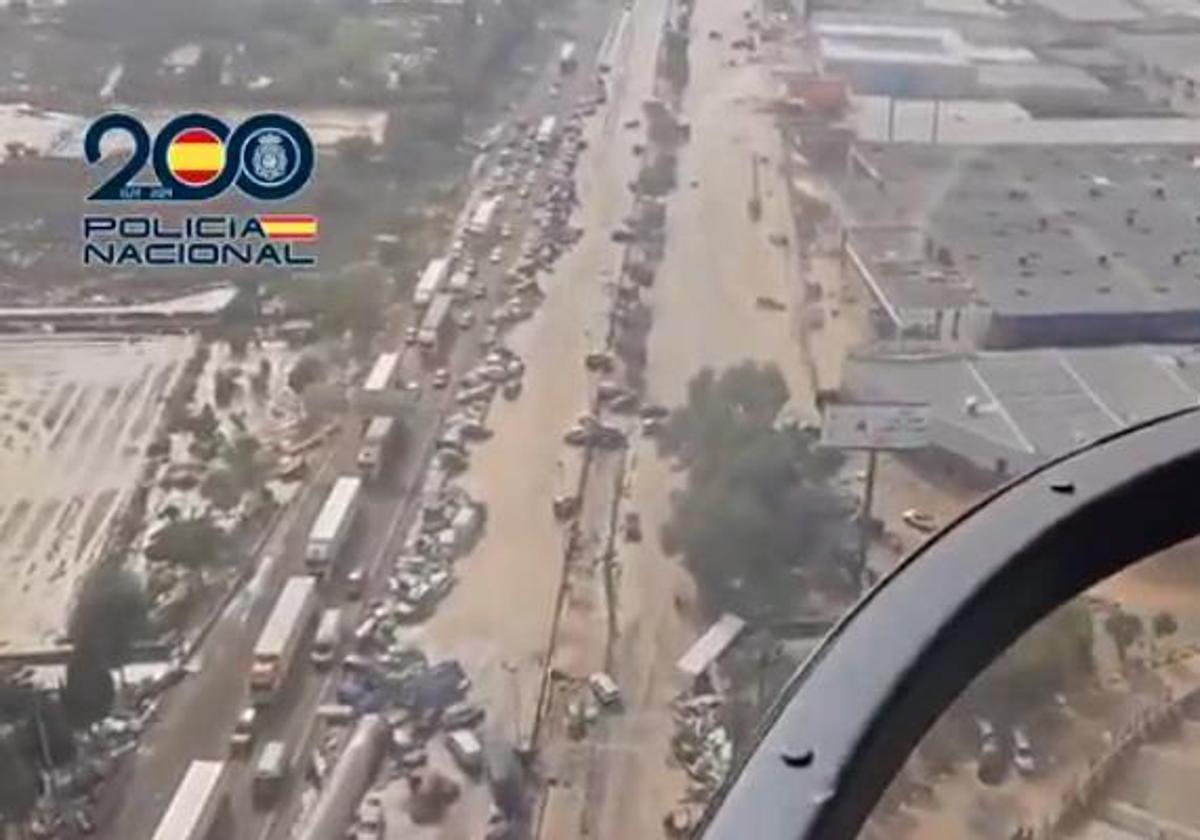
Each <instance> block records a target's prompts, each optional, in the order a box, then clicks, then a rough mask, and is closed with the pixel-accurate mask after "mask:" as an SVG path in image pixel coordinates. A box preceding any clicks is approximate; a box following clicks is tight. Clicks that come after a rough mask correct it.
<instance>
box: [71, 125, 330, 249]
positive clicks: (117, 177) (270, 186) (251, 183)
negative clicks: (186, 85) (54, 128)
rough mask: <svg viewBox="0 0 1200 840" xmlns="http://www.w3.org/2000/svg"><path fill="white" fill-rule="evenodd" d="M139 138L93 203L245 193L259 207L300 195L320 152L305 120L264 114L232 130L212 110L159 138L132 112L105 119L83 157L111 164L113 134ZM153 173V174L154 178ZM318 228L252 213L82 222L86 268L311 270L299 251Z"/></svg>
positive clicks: (311, 220)
mask: <svg viewBox="0 0 1200 840" xmlns="http://www.w3.org/2000/svg"><path fill="white" fill-rule="evenodd" d="M114 134H115V135H125V139H126V140H127V141H131V148H130V151H129V156H128V158H127V159H126V160H125V161H124V163H122V164H121V165H120V166H118V167H117V168H116V169H115V171H112V172H111V173H110V174H108V175H107V176H106V177H105V178H104V180H103V181H102V182H101V183H100V184H99V185H98V186H96V188H95V189H94V190H93V191H92V192H91V193H90V194H89V195H88V197H87V198H88V200H89V201H91V202H119V203H125V204H135V203H137V204H144V205H150V206H153V205H155V204H160V203H163V204H165V203H176V202H205V201H210V200H213V199H216V198H217V197H219V196H221V195H223V194H225V193H226V192H227V191H228V190H230V189H236V190H237V191H239V192H240V193H242V194H243V195H244V196H245V197H247V198H249V199H251V200H253V201H261V202H272V203H274V202H279V201H283V200H285V199H289V198H292V197H294V196H296V195H298V194H299V193H300V192H301V191H302V190H303V189H304V188H305V187H306V186H307V185H308V182H309V181H310V179H311V178H312V174H313V169H314V166H315V163H316V152H315V149H314V147H313V142H312V139H311V138H310V137H309V135H308V132H307V131H305V129H304V127H303V126H302V125H300V123H299V122H297V121H296V120H294V119H292V118H291V117H287V116H284V115H283V114H275V113H264V114H256V115H254V116H252V117H250V118H249V119H246V120H244V121H242V122H241V123H240V124H238V125H236V126H233V127H231V126H230V125H229V124H227V123H226V122H225V121H223V120H221V119H219V118H217V117H215V116H213V115H211V114H203V113H198V112H195V113H188V114H181V115H180V116H177V117H175V118H173V119H171V120H169V121H168V122H167V123H166V124H165V125H164V126H163V127H162V128H161V129H160V130H159V131H158V132H157V134H155V135H154V136H153V137H151V134H150V132H149V131H148V130H147V128H146V126H145V124H144V123H143V122H142V121H141V120H140V119H138V118H137V117H135V116H133V115H132V114H124V113H113V114H106V115H104V116H102V117H100V118H99V119H97V120H96V121H95V122H93V123H92V124H91V126H89V128H88V131H87V133H86V134H85V135H84V141H83V151H84V159H85V160H86V161H87V163H88V164H89V165H90V166H96V165H98V164H100V163H101V161H102V160H103V159H104V150H103V149H102V145H103V141H104V140H105V138H106V137H107V136H109V135H114ZM146 169H149V170H150V171H151V173H152V177H146V175H145V174H144V173H145V170H146ZM318 229H319V221H318V219H317V217H316V216H314V215H310V214H306V213H294V212H287V211H285V212H281V213H280V212H272V213H266V214H256V215H250V216H236V215H227V214H213V213H208V214H196V215H184V216H183V217H179V216H178V214H175V215H173V216H172V217H171V219H170V221H167V220H166V219H164V218H162V217H161V216H159V215H157V214H154V213H151V212H143V213H140V214H136V215H134V214H124V215H111V214H90V215H86V216H84V218H83V239H84V250H83V261H84V264H85V265H121V266H128V265H156V266H160V265H186V266H197V265H220V266H230V265H256V266H259V265H288V266H298V265H302V266H311V265H314V264H315V263H316V258H315V257H314V256H312V255H309V254H305V253H303V252H301V251H299V250H298V249H299V246H300V245H302V244H304V243H312V242H314V241H316V239H317V233H318Z"/></svg>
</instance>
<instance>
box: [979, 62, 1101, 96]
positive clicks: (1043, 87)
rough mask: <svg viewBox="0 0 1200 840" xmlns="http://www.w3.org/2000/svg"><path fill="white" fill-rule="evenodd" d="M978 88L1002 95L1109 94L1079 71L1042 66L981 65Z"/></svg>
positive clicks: (1074, 68) (1063, 66) (1096, 80)
mask: <svg viewBox="0 0 1200 840" xmlns="http://www.w3.org/2000/svg"><path fill="white" fill-rule="evenodd" d="M979 86H980V87H982V88H987V89H989V90H994V91H996V92H998V93H1000V94H1002V95H1003V94H1008V93H1013V92H1025V91H1031V90H1040V91H1052V92H1072V93H1081V94H1105V93H1108V87H1107V86H1106V85H1105V84H1104V83H1103V82H1101V81H1100V80H1099V79H1097V78H1096V77H1095V76H1093V75H1092V74H1091V73H1089V72H1087V71H1086V70H1084V69H1082V68H1079V67H1072V66H1071V65H1069V64H1043V63H1041V62H1029V63H1015V62H1014V63H1006V64H985V65H982V66H981V67H980V68H979Z"/></svg>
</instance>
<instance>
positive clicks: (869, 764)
mask: <svg viewBox="0 0 1200 840" xmlns="http://www.w3.org/2000/svg"><path fill="white" fill-rule="evenodd" d="M1198 488H1200V409H1196V408H1189V409H1185V410H1183V411H1179V412H1176V413H1174V414H1169V415H1165V416H1163V417H1160V418H1157V419H1154V420H1150V421H1147V422H1145V423H1142V424H1140V425H1137V426H1132V427H1130V428H1127V429H1124V430H1121V431H1119V432H1116V433H1114V434H1112V435H1110V436H1108V437H1105V438H1102V439H1100V440H1098V441H1096V442H1094V443H1092V444H1090V445H1088V446H1086V447H1084V448H1082V449H1080V450H1078V451H1076V452H1073V453H1071V454H1068V455H1065V456H1063V457H1061V458H1058V459H1055V460H1053V461H1050V462H1048V463H1047V464H1045V465H1043V466H1042V467H1039V468H1038V469H1036V470H1034V471H1033V472H1031V473H1028V474H1027V475H1025V476H1023V477H1021V478H1018V479H1016V480H1015V481H1013V482H1011V483H1010V484H1008V485H1006V486H1004V487H1002V488H1000V489H999V490H998V491H996V492H995V493H994V494H992V495H991V496H990V497H988V498H987V499H985V500H983V501H982V502H980V503H979V504H977V505H975V506H973V507H972V508H970V509H969V510H967V511H966V512H965V513H964V514H963V515H962V516H960V517H959V518H958V519H956V520H955V521H954V522H953V523H952V524H951V525H950V526H949V527H947V528H946V530H944V531H942V532H941V533H940V534H938V535H937V536H936V537H935V538H933V539H932V540H931V541H930V542H928V543H926V544H925V545H924V546H923V547H922V548H920V549H919V550H917V551H916V552H914V553H913V554H912V555H910V556H909V557H908V558H907V559H905V560H904V561H903V562H902V563H901V564H900V565H899V566H898V567H897V568H896V569H895V570H893V571H892V572H891V573H890V574H889V575H887V576H886V577H884V578H883V579H882V580H881V581H880V582H879V583H878V584H877V585H876V586H875V587H874V588H873V589H872V590H871V591H869V592H868V593H867V594H866V595H865V596H864V597H863V598H862V599H861V600H860V601H859V602H858V603H857V604H856V605H855V606H854V607H853V608H852V609H851V610H850V611H849V612H848V613H847V614H846V615H845V616H844V617H843V618H842V620H841V621H839V622H838V624H837V625H835V627H834V628H833V629H832V630H831V631H830V633H829V634H828V636H826V638H825V639H824V640H823V641H822V643H821V645H820V646H819V647H818V649H817V650H816V651H815V652H814V653H813V654H812V656H810V657H809V658H808V659H807V660H806V661H805V662H804V663H803V664H802V665H801V666H800V668H799V669H797V671H796V673H795V675H793V677H792V678H791V680H790V681H789V684H788V686H787V687H786V688H785V690H784V691H783V693H782V695H781V698H780V700H779V701H778V702H777V703H776V704H775V705H774V707H773V708H772V709H771V711H770V712H769V713H768V715H767V720H766V722H765V723H764V726H763V728H762V729H761V730H760V734H759V736H758V738H757V742H756V744H755V745H754V747H753V749H752V751H751V752H750V753H749V755H748V756H747V758H746V759H745V760H744V761H743V762H742V764H741V766H740V767H739V768H737V769H735V771H734V772H733V773H732V774H731V776H730V780H729V782H727V784H726V785H725V787H724V788H723V789H722V790H721V791H719V792H718V794H717V796H716V797H715V798H714V800H713V802H712V804H711V806H710V808H709V809H708V812H707V813H706V815H705V819H704V821H703V823H702V824H701V826H700V828H699V829H698V831H697V835H698V836H704V837H706V838H721V840H723V839H724V838H730V840H735V838H736V840H742V838H755V840H774V839H775V838H779V840H784V838H789V839H790V838H797V839H798V840H847V839H848V838H852V837H854V836H855V834H856V833H857V832H858V830H859V829H860V828H861V826H862V824H863V823H864V822H865V820H866V819H867V817H868V816H869V815H870V812H871V809H872V808H873V807H874V806H875V804H876V802H877V801H878V800H879V797H880V796H881V795H882V793H883V791H884V789H885V788H886V787H887V785H888V783H889V782H890V781H891V779H892V778H893V777H894V775H895V774H896V773H897V772H898V771H899V769H900V767H901V766H902V765H903V763H904V761H905V760H906V759H907V757H908V755H909V754H910V753H911V752H912V750H913V749H914V748H915V747H916V745H917V744H918V743H919V741H920V739H921V737H922V736H923V735H924V733H925V732H926V731H927V730H928V729H929V727H930V726H932V725H933V723H935V722H936V720H937V718H938V716H939V715H940V714H941V713H942V712H943V711H944V710H945V708H946V707H947V706H948V705H949V704H950V702H951V701H952V700H953V699H954V698H955V697H957V696H958V695H959V693H961V691H962V690H963V689H964V688H966V686H967V685H968V684H969V683H970V681H971V680H972V679H973V678H974V677H975V676H976V675H977V674H978V673H979V672H980V671H981V670H982V669H983V668H984V667H986V666H987V665H988V664H989V663H990V662H991V661H992V660H993V659H994V658H995V657H996V656H998V655H999V654H1000V653H1001V652H1002V651H1003V650H1004V649H1005V648H1006V647H1007V646H1008V645H1010V644H1011V643H1012V642H1013V641H1015V640H1016V639H1017V638H1019V637H1020V635H1021V634H1022V633H1024V632H1025V631H1026V630H1027V629H1028V628H1029V627H1030V626H1031V625H1032V624H1034V623H1035V622H1036V621H1037V620H1038V619H1040V618H1041V617H1043V616H1045V615H1046V614H1047V613H1049V612H1051V611H1052V610H1053V609H1054V608H1055V607H1057V606H1059V605H1060V604H1062V603H1064V602H1065V601H1067V600H1069V599H1070V598H1072V597H1073V596H1075V595H1077V594H1079V593H1080V592H1082V591H1084V590H1085V589H1087V588H1088V587H1089V586H1091V585H1092V584H1094V583H1096V582H1097V581H1100V580H1103V579H1104V578H1106V577H1108V576H1110V575H1112V574H1114V573H1115V572H1117V571H1120V570H1121V569H1123V568H1125V567H1126V566H1128V565H1131V564H1133V563H1136V562H1137V561H1138V560H1141V559H1142V558H1144V557H1147V556H1149V555H1151V554H1154V553H1155V552H1157V551H1161V550H1163V549H1165V548H1168V547H1170V546H1172V545H1175V544H1176V543H1179V542H1182V541H1183V540H1186V539H1188V538H1190V537H1192V536H1195V535H1196V534H1198V533H1200V492H1197V491H1198Z"/></svg>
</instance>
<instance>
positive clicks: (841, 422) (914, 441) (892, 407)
mask: <svg viewBox="0 0 1200 840" xmlns="http://www.w3.org/2000/svg"><path fill="white" fill-rule="evenodd" d="M929 418H930V410H929V406H928V405H927V404H925V403H826V404H825V407H824V411H823V412H822V418H821V444H822V445H823V446H828V447H831V448H833V449H921V448H923V447H924V446H926V445H927V444H928V443H929Z"/></svg>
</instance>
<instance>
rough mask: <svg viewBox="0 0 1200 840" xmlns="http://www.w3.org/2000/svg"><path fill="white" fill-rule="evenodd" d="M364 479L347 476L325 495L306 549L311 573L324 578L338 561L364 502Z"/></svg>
mask: <svg viewBox="0 0 1200 840" xmlns="http://www.w3.org/2000/svg"><path fill="white" fill-rule="evenodd" d="M361 496H362V478H361V477H360V476H357V475H344V476H342V477H341V478H339V479H338V480H337V481H335V482H334V484H333V489H332V490H330V491H329V495H328V496H326V497H325V504H324V505H322V506H321V511H320V513H318V514H317V518H316V521H315V522H313V526H312V530H311V531H309V532H308V544H307V546H306V548H305V552H304V564H305V568H307V569H308V572H309V574H313V575H317V576H318V577H324V576H325V575H327V574H328V573H329V570H330V569H331V568H332V567H333V565H334V563H336V562H337V559H338V556H339V555H340V554H341V553H342V549H343V548H344V547H345V545H346V542H347V540H349V538H350V534H351V532H352V531H353V530H354V521H355V519H356V518H357V517H358V509H359V507H360V504H361Z"/></svg>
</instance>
